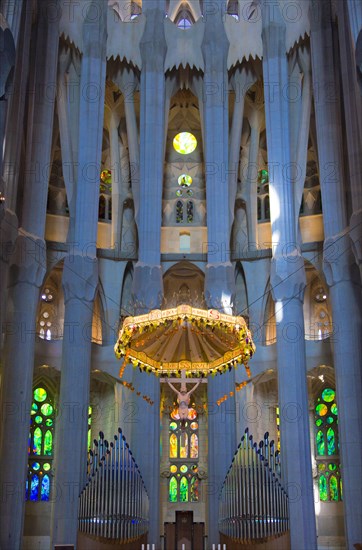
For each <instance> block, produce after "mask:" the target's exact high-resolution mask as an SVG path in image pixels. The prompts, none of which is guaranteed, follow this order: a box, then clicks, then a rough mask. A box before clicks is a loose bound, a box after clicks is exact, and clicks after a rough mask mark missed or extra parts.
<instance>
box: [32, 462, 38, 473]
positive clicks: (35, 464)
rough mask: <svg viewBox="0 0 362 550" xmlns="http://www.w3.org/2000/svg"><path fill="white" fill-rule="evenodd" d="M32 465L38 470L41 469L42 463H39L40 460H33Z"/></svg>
mask: <svg viewBox="0 0 362 550" xmlns="http://www.w3.org/2000/svg"><path fill="white" fill-rule="evenodd" d="M31 467H32V468H33V470H35V471H36V470H39V468H40V464H39V462H33V464H32V466H31Z"/></svg>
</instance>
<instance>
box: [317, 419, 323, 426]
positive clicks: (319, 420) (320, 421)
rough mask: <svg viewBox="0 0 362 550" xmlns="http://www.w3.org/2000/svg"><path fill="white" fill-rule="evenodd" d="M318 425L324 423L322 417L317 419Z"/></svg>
mask: <svg viewBox="0 0 362 550" xmlns="http://www.w3.org/2000/svg"><path fill="white" fill-rule="evenodd" d="M315 423H316V426H321V425H322V424H323V420H321V419H320V418H318V420H316V422H315Z"/></svg>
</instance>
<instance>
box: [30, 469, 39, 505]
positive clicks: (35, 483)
mask: <svg viewBox="0 0 362 550" xmlns="http://www.w3.org/2000/svg"><path fill="white" fill-rule="evenodd" d="M38 488H39V478H38V476H37V475H35V474H34V475H33V476H32V477H31V486H30V500H38Z"/></svg>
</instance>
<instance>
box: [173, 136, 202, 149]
mask: <svg viewBox="0 0 362 550" xmlns="http://www.w3.org/2000/svg"><path fill="white" fill-rule="evenodd" d="M173 147H174V149H175V151H177V153H180V155H189V154H190V153H192V152H193V151H195V149H196V147H197V140H196V138H195V136H194V135H193V134H190V132H180V133H179V134H177V135H176V136H175V137H174V140H173Z"/></svg>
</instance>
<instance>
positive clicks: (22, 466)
mask: <svg viewBox="0 0 362 550" xmlns="http://www.w3.org/2000/svg"><path fill="white" fill-rule="evenodd" d="M58 41H59V32H58V22H57V21H54V20H53V21H51V20H48V19H47V17H46V15H45V13H43V11H42V10H40V13H39V15H38V24H37V36H36V53H35V57H36V73H35V78H34V86H35V87H36V90H37V94H36V100H35V99H34V98H33V99H34V101H33V104H32V102H31V101H30V102H29V103H30V104H31V109H30V110H29V116H28V136H29V137H28V140H27V144H26V145H27V150H26V167H25V182H24V197H23V205H24V207H23V213H22V229H21V230H20V231H19V234H18V237H17V241H16V243H15V251H14V254H13V256H12V258H11V260H10V270H9V296H8V304H9V307H8V315H7V322H6V335H5V343H4V370H3V381H2V388H1V394H2V414H1V430H0V432H1V441H0V457H1V464H0V494H1V499H0V546H1V547H2V548H11V549H14V550H18V549H19V548H20V547H21V541H22V533H23V520H24V489H25V480H26V476H27V463H28V457H27V446H28V435H29V417H30V408H31V400H32V383H33V367H34V346H35V320H36V311H37V304H38V298H39V287H40V286H41V284H42V282H43V277H44V275H45V272H46V252H45V248H46V247H45V243H44V231H45V221H46V204H47V194H48V177H47V173H48V171H47V169H46V167H48V166H49V161H50V151H51V141H52V129H53V113H54V97H50V95H49V89H52V86H53V83H54V82H55V80H56V69H57V56H58ZM34 95H35V94H34ZM14 203H15V201H14Z"/></svg>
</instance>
